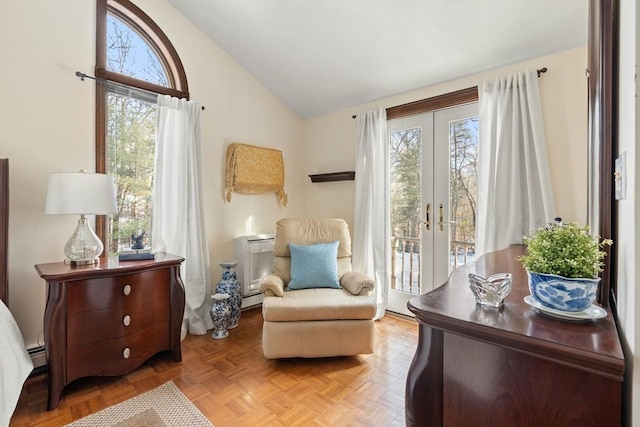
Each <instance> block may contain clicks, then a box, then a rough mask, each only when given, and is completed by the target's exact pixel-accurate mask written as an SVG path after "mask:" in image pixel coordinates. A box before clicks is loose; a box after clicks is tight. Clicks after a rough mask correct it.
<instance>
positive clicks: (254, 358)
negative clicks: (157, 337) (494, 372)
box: [10, 309, 418, 427]
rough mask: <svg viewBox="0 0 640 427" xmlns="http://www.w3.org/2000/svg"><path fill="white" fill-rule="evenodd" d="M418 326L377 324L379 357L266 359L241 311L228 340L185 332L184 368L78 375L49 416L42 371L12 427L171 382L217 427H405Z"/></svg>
mask: <svg viewBox="0 0 640 427" xmlns="http://www.w3.org/2000/svg"><path fill="white" fill-rule="evenodd" d="M417 336H418V326H417V323H415V322H414V321H412V320H407V319H404V318H402V317H397V316H392V315H387V316H385V317H384V318H383V319H382V320H379V321H377V322H376V347H375V352H374V354H370V355H360V356H354V357H337V358H322V359H281V360H266V359H265V358H264V356H263V355H262V344H261V340H262V316H261V313H260V310H259V309H252V310H248V311H245V312H243V313H242V318H241V319H240V325H239V326H238V327H237V328H236V329H232V330H230V334H229V337H228V338H226V339H223V340H214V339H212V338H211V337H210V335H209V334H207V335H201V336H195V335H189V336H187V338H186V339H185V340H184V341H183V342H182V362H181V363H174V362H172V361H171V358H170V356H169V355H168V354H166V353H161V354H159V355H156V356H154V357H153V358H152V359H150V360H149V361H148V362H146V363H145V364H143V365H142V366H141V367H140V368H138V369H136V370H135V371H133V372H131V373H129V374H127V375H123V376H120V377H91V378H82V379H79V380H76V381H74V382H72V383H71V384H69V385H68V386H67V387H65V389H64V390H63V392H62V396H61V400H60V406H59V407H58V408H57V409H55V410H52V411H47V408H46V406H47V383H46V381H47V378H46V373H38V374H32V376H31V377H30V378H29V379H28V380H27V382H26V384H25V386H24V388H23V390H22V394H21V396H20V400H19V402H18V406H17V408H16V411H15V413H14V415H13V418H12V420H11V423H10V426H16V427H17V426H62V425H64V424H67V423H70V422H72V421H74V420H77V419H80V418H82V417H85V416H87V415H90V414H92V413H95V412H97V411H99V410H101V409H104V408H106V407H109V406H112V405H115V404H116V403H119V402H122V401H124V400H126V399H129V398H131V397H134V396H136V395H138V394H140V393H144V392H145V391H149V390H151V389H153V388H155V387H157V386H159V385H161V384H164V383H165V382H167V381H173V382H174V383H175V384H176V385H177V386H178V388H180V390H181V391H182V392H183V393H184V394H185V395H186V396H187V397H188V398H189V399H190V400H191V401H192V402H193V403H194V404H195V406H197V407H198V409H199V410H200V411H201V412H202V413H203V414H204V415H205V417H207V418H208V419H209V420H210V421H211V423H212V424H214V426H216V427H225V426H233V427H240V426H252V427H253V426H404V425H405V422H404V387H405V379H406V375H407V371H408V369H409V365H410V363H411V360H412V358H413V354H414V352H415V349H416V345H417Z"/></svg>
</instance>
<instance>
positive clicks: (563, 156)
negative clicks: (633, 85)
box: [304, 46, 587, 229]
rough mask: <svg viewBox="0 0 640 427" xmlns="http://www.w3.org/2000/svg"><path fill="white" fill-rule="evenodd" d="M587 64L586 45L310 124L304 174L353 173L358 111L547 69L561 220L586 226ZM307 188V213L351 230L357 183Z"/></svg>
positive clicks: (545, 89) (545, 96) (547, 114)
mask: <svg viewBox="0 0 640 427" xmlns="http://www.w3.org/2000/svg"><path fill="white" fill-rule="evenodd" d="M586 64H587V48H586V46H585V47H580V48H576V49H571V50H568V51H564V52H559V53H556V54H553V55H549V56H544V57H541V58H537V59H534V60H530V61H526V62H521V63H518V64H514V65H512V66H509V67H503V68H499V69H496V70H493V71H488V72H484V73H479V74H475V75H472V76H468V77H465V78H461V79H457V80H453V81H450V82H447V83H442V84H439V85H435V86H429V87H425V88H423V89H419V90H415V91H411V92H408V93H403V94H400V95H396V96H393V97H389V98H385V99H381V100H378V101H376V102H371V103H367V104H362V105H358V106H355V107H352V108H348V109H344V110H341V111H337V112H334V113H331V114H327V115H324V116H320V117H316V118H311V119H307V120H305V123H304V126H305V127H304V135H305V145H306V156H307V159H306V160H307V161H306V164H307V171H306V173H308V174H314V173H325V172H340V171H346V170H354V167H355V139H356V135H355V134H356V129H355V120H353V119H352V116H353V115H354V114H357V113H358V112H360V111H363V110H366V109H370V108H376V107H385V108H388V107H392V106H395V105H401V104H405V103H408V102H412V101H417V100H420V99H425V98H429V97H433V96H436V95H440V94H444V93H448V92H453V91H456V90H460V89H465V88H468V87H471V86H476V85H479V84H480V83H481V82H482V81H485V80H492V79H494V78H495V77H500V76H503V75H506V74H508V73H511V72H515V71H521V70H525V69H532V70H533V69H539V68H542V67H547V68H548V70H549V71H548V72H547V73H546V74H543V75H542V76H541V77H540V81H539V82H540V92H541V97H542V105H543V115H544V121H545V135H546V138H547V146H548V155H549V162H550V168H551V175H552V180H553V186H554V191H555V201H556V208H557V215H559V216H561V217H562V218H563V219H564V220H566V221H571V220H574V221H578V222H580V223H586V220H587V217H586V205H587V187H586V176H587V82H586V78H585V68H586ZM304 189H305V193H306V199H305V200H306V204H305V211H306V212H308V213H313V215H314V216H336V217H342V218H345V219H346V220H347V222H348V223H349V225H350V227H352V229H353V213H354V212H353V211H354V196H355V186H354V183H353V181H344V182H335V183H322V184H318V183H316V184H312V183H310V181H309V180H308V179H307V180H305V185H304Z"/></svg>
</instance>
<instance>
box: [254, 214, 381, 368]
mask: <svg viewBox="0 0 640 427" xmlns="http://www.w3.org/2000/svg"><path fill="white" fill-rule="evenodd" d="M336 242H337V243H336ZM290 245H292V246H290ZM273 254H274V262H273V273H272V274H271V275H268V276H266V277H264V278H263V279H262V281H261V283H260V289H261V291H262V292H263V293H264V294H265V299H264V302H263V303H262V317H263V319H264V325H263V329H262V349H263V352H264V356H265V357H266V358H268V359H276V358H285V357H329V356H350V355H356V354H368V353H373V347H374V342H375V328H374V323H373V318H374V316H375V313H376V304H375V302H374V299H373V297H372V296H371V295H370V293H371V292H372V291H373V289H374V286H375V284H374V281H373V279H371V278H370V277H369V276H366V275H364V274H362V273H358V272H353V271H351V236H350V234H349V227H348V225H347V223H346V222H345V221H344V220H342V219H295V218H286V219H282V220H280V221H278V223H277V224H276V233H275V242H274V249H273ZM332 257H333V259H332ZM320 266H322V268H320ZM325 267H326V268H325ZM292 277H293V279H292ZM292 288H296V289H295V290H293V289H292Z"/></svg>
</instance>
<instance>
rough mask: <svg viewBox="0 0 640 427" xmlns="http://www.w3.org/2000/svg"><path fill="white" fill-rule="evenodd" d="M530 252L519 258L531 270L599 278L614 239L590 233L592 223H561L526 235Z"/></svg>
mask: <svg viewBox="0 0 640 427" xmlns="http://www.w3.org/2000/svg"><path fill="white" fill-rule="evenodd" d="M523 241H524V243H525V244H526V245H527V254H526V255H523V256H520V257H518V260H519V261H521V262H522V265H524V267H525V268H526V269H527V271H529V272H532V273H542V274H555V275H558V276H563V277H568V278H596V277H598V273H599V272H601V271H602V269H603V267H604V261H603V260H604V257H605V255H606V254H605V252H604V250H603V248H604V246H610V245H612V244H613V241H611V240H610V239H602V240H600V236H593V235H591V234H590V233H589V226H588V225H585V226H584V227H580V226H578V224H576V223H575V222H571V223H567V224H563V223H561V222H557V223H555V224H550V225H548V226H546V227H543V228H539V229H537V230H536V231H535V232H534V233H532V234H531V235H530V236H524V237H523Z"/></svg>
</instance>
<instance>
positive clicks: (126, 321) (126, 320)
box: [122, 314, 131, 326]
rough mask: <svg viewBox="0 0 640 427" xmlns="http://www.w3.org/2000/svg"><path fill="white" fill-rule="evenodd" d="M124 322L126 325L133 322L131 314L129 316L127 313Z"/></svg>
mask: <svg viewBox="0 0 640 427" xmlns="http://www.w3.org/2000/svg"><path fill="white" fill-rule="evenodd" d="M122 323H124V326H129V325H130V324H131V316H129V315H128V314H127V315H125V316H124V317H123V318H122Z"/></svg>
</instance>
